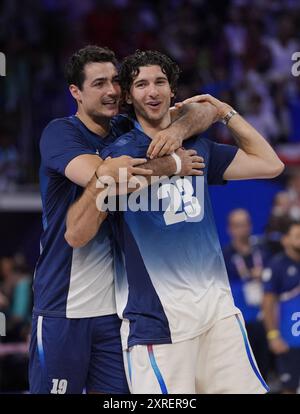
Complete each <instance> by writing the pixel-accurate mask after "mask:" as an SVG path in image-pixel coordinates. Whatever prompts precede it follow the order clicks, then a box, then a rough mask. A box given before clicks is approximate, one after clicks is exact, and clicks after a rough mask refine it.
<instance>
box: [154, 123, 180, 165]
mask: <svg viewBox="0 0 300 414" xmlns="http://www.w3.org/2000/svg"><path fill="white" fill-rule="evenodd" d="M182 142H183V140H182V137H180V136H177V135H176V133H175V132H174V130H173V131H172V132H168V130H162V131H159V132H158V133H157V134H156V135H155V137H154V138H153V139H152V141H151V144H150V145H149V148H148V151H147V157H149V158H150V159H152V158H156V157H163V156H164V155H170V154H172V153H173V152H175V151H176V150H177V149H178V148H180V147H182Z"/></svg>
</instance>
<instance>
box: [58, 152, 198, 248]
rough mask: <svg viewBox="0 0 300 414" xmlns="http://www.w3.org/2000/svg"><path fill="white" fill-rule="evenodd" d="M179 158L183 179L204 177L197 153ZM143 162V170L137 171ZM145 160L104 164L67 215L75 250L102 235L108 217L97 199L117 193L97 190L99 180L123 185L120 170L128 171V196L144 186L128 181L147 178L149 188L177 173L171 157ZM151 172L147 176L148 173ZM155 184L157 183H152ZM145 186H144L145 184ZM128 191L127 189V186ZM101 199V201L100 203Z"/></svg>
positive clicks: (116, 160)
mask: <svg viewBox="0 0 300 414" xmlns="http://www.w3.org/2000/svg"><path fill="white" fill-rule="evenodd" d="M178 155H179V156H180V158H181V161H182V169H181V173H182V174H183V175H201V174H203V172H202V171H199V169H200V168H203V167H204V164H203V163H202V161H203V159H202V158H201V157H198V156H197V155H196V151H194V150H188V151H184V150H178ZM137 160H139V168H138V167H134V165H137ZM144 161H145V160H142V159H134V158H131V157H127V156H122V157H119V158H114V159H111V160H106V161H102V163H101V164H100V165H99V166H98V168H97V169H95V170H94V171H93V176H92V178H91V180H90V181H89V183H88V185H87V187H86V189H85V190H84V192H83V194H82V195H81V197H80V198H79V199H78V200H77V201H75V203H74V204H73V205H72V206H71V207H70V209H69V211H68V214H67V231H66V233H65V239H66V240H67V242H68V243H69V244H70V245H71V246H72V247H74V248H76V247H81V246H84V245H85V244H86V243H88V242H89V241H90V240H91V239H92V238H93V237H94V236H95V235H96V234H97V232H98V230H99V228H100V226H101V224H102V223H103V221H104V220H105V218H106V217H107V213H105V212H103V211H100V210H99V209H98V207H97V197H98V196H99V195H100V194H101V199H102V200H104V198H105V197H106V195H108V194H109V195H112V194H113V193H114V191H112V192H111V191H110V190H111V188H109V187H108V188H99V186H98V188H97V178H96V176H95V171H96V172H97V176H98V177H99V178H100V179H101V177H105V176H108V177H112V178H113V181H114V182H115V183H116V182H119V179H118V177H117V174H118V169H119V168H127V171H128V174H127V176H126V177H125V179H126V182H125V192H130V191H135V190H136V189H139V188H140V186H139V185H138V184H137V185H136V186H134V187H131V188H128V187H127V185H128V181H129V179H130V178H132V177H133V176H134V175H139V174H142V176H143V177H144V178H145V180H144V182H145V185H147V184H148V183H150V180H151V177H153V176H158V177H161V176H171V175H173V174H174V172H175V170H176V163H175V161H174V159H173V157H171V156H165V157H162V158H159V159H155V160H150V161H148V162H146V163H145V162H144ZM146 171H147V173H146ZM152 182H153V181H152ZM141 184H142V185H143V183H141ZM123 187H124V186H123ZM99 200H100V198H98V201H99Z"/></svg>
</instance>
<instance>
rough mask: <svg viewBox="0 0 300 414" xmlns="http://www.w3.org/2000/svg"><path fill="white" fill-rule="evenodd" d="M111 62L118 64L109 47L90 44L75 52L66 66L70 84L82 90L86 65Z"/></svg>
mask: <svg viewBox="0 0 300 414" xmlns="http://www.w3.org/2000/svg"><path fill="white" fill-rule="evenodd" d="M94 62H103V63H106V62H111V63H112V64H113V65H115V66H117V65H118V61H117V59H116V56H115V54H114V52H113V51H112V50H110V49H109V48H108V47H99V46H94V45H89V46H86V47H84V48H83V49H80V50H78V51H77V52H75V53H74V54H73V55H72V56H71V57H70V58H69V60H68V62H67V64H66V66H65V78H66V81H67V82H68V85H71V84H74V85H76V86H78V88H79V89H80V90H81V89H82V85H83V82H84V79H85V74H84V67H85V65H87V64H88V63H94Z"/></svg>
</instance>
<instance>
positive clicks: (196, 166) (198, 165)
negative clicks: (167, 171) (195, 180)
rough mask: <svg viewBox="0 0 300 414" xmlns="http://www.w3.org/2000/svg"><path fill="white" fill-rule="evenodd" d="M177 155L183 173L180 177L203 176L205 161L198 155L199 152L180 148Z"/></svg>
mask: <svg viewBox="0 0 300 414" xmlns="http://www.w3.org/2000/svg"><path fill="white" fill-rule="evenodd" d="M175 153H176V154H177V155H178V156H179V157H180V159H181V171H180V173H179V175H181V176H184V175H203V171H202V170H203V169H204V168H205V164H204V159H203V157H199V156H198V155H197V151H195V150H192V149H190V150H185V149H183V148H178V150H177V151H175Z"/></svg>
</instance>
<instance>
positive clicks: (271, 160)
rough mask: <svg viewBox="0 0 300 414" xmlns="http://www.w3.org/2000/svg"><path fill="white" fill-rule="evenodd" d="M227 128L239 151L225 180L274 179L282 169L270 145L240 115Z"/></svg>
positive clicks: (231, 120)
mask: <svg viewBox="0 0 300 414" xmlns="http://www.w3.org/2000/svg"><path fill="white" fill-rule="evenodd" d="M228 128H229V130H230V131H231V132H232V134H233V136H234V138H235V141H236V143H237V145H238V147H239V150H238V152H237V154H236V156H235V158H234V159H233V161H232V163H231V164H230V165H229V167H228V168H227V170H226V171H225V173H224V179H225V180H241V179H250V178H274V177H277V176H278V175H279V174H280V173H281V172H282V171H283V169H284V164H283V163H282V162H281V161H280V159H279V158H278V156H277V154H276V153H275V151H274V150H273V148H272V147H271V145H270V144H269V143H268V142H267V141H266V140H265V139H264V137H263V136H262V135H261V134H260V133H259V132H258V131H257V130H256V129H255V128H253V127H252V126H251V125H250V124H249V123H248V122H247V121H246V120H245V119H243V118H242V117H241V116H240V115H238V114H237V115H234V116H233V117H232V118H231V119H230V121H229V123H228Z"/></svg>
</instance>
